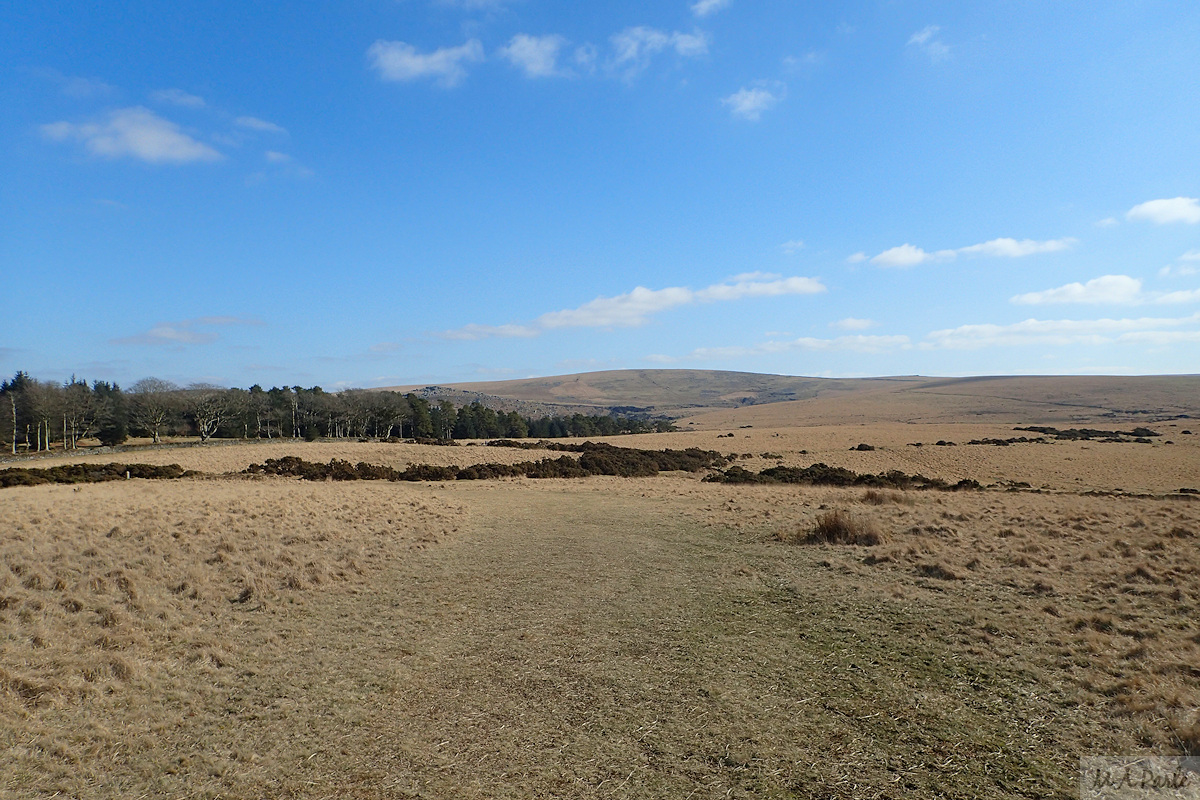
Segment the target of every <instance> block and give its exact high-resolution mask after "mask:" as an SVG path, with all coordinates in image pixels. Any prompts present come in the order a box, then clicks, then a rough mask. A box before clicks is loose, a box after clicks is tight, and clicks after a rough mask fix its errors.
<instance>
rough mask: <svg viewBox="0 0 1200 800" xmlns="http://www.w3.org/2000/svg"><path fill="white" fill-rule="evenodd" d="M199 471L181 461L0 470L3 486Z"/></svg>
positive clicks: (181, 474) (161, 476)
mask: <svg viewBox="0 0 1200 800" xmlns="http://www.w3.org/2000/svg"><path fill="white" fill-rule="evenodd" d="M196 474H198V473H196V472H193V471H191V470H185V469H184V468H183V467H181V466H179V465H178V464H167V465H165V466H156V465H153V464H63V465H62V466H58V467H49V468H47V469H34V468H29V469H27V468H20V467H19V468H13V469H6V470H0V488H8V487H10V486H40V485H42V484H46V483H103V482H104V481H119V480H125V479H127V478H154V479H162V480H169V479H172V478H186V477H189V476H191V475H196Z"/></svg>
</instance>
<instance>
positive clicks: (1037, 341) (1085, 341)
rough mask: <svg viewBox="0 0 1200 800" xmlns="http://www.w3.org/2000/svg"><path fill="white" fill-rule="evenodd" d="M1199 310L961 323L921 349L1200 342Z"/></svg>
mask: <svg viewBox="0 0 1200 800" xmlns="http://www.w3.org/2000/svg"><path fill="white" fill-rule="evenodd" d="M1196 326H1200V313H1196V314H1192V315H1190V316H1187V317H1142V318H1139V319H1091V320H1065V319H1060V320H1039V319H1027V320H1024V321H1022V322H1016V323H1012V324H1010V325H992V324H982V325H960V326H959V327H957V328H947V329H944V330H937V331H933V332H931V333H929V334H928V335H927V336H926V337H925V341H923V342H922V343H921V345H920V347H921V348H922V349H926V350H934V349H951V350H974V349H979V348H984V347H1013V346H1026V345H1042V346H1047V345H1049V346H1064V345H1106V344H1114V343H1128V342H1137V343H1153V344H1173V343H1179V342H1200V329H1197V330H1179V329H1180V328H1194V327H1196Z"/></svg>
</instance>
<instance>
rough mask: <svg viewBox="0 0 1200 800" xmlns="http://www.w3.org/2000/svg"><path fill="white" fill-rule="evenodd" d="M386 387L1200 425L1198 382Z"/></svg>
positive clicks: (596, 404) (694, 417) (534, 406)
mask: <svg viewBox="0 0 1200 800" xmlns="http://www.w3.org/2000/svg"><path fill="white" fill-rule="evenodd" d="M386 388H389V389H392V390H394V391H401V392H414V393H416V394H419V395H421V396H424V397H426V398H427V399H430V400H433V401H437V400H442V399H445V400H450V401H451V402H454V403H455V404H457V405H462V404H463V403H469V402H472V401H476V400H477V401H479V402H481V403H483V404H485V405H488V406H491V407H496V408H507V409H515V410H519V411H521V412H522V413H525V414H534V415H542V414H573V413H584V414H599V413H620V414H627V415H631V416H650V417H671V418H675V419H679V418H687V419H689V420H690V421H691V422H692V423H693V424H694V425H697V426H703V427H709V426H713V427H728V426H731V425H735V424H747V425H749V424H754V425H769V424H797V423H799V424H805V423H806V422H810V423H813V424H815V423H817V422H820V423H821V424H836V423H838V422H847V423H851V422H868V421H900V422H934V421H943V422H946V421H951V420H952V419H953V420H959V421H979V422H990V421H1007V420H1019V421H1022V422H1029V423H1033V422H1064V421H1087V420H1100V421H1102V420H1120V421H1157V420H1165V419H1190V418H1200V376H1198V375H1165V376H1134V377H1127V376H974V377H966V378H938V377H922V376H896V377H880V378H813V377H799V376H790V375H766V374H759V373H753V372H726V371H717V370H691V369H644V370H608V371H602V372H584V373H579V374H573V375H558V376H552V377H544V378H525V379H520V380H504V381H486V382H473V383H456V384H450V385H448V386H425V387H418V386H394V387H386ZM1198 427H1200V424H1198Z"/></svg>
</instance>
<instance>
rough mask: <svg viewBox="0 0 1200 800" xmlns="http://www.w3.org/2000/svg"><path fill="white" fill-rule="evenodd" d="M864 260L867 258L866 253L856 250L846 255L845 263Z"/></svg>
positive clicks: (858, 262) (856, 262)
mask: <svg viewBox="0 0 1200 800" xmlns="http://www.w3.org/2000/svg"><path fill="white" fill-rule="evenodd" d="M866 260H867V254H866V253H864V252H862V251H861V250H860V251H858V252H857V253H851V254H850V255H848V256H846V263H847V264H861V263H862V262H864V261H866Z"/></svg>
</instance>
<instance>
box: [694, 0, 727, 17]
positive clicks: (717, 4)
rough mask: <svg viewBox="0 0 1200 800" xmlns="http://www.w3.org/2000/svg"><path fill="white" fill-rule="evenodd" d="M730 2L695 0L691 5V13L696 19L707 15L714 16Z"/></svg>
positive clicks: (722, 0)
mask: <svg viewBox="0 0 1200 800" xmlns="http://www.w3.org/2000/svg"><path fill="white" fill-rule="evenodd" d="M730 2H731V0H697V2H695V3H692V13H693V14H695V15H696V16H697V17H707V16H708V15H709V14H715V13H717V12H718V11H720V10H721V9H723V8H727V7H728V6H729V4H730Z"/></svg>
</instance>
